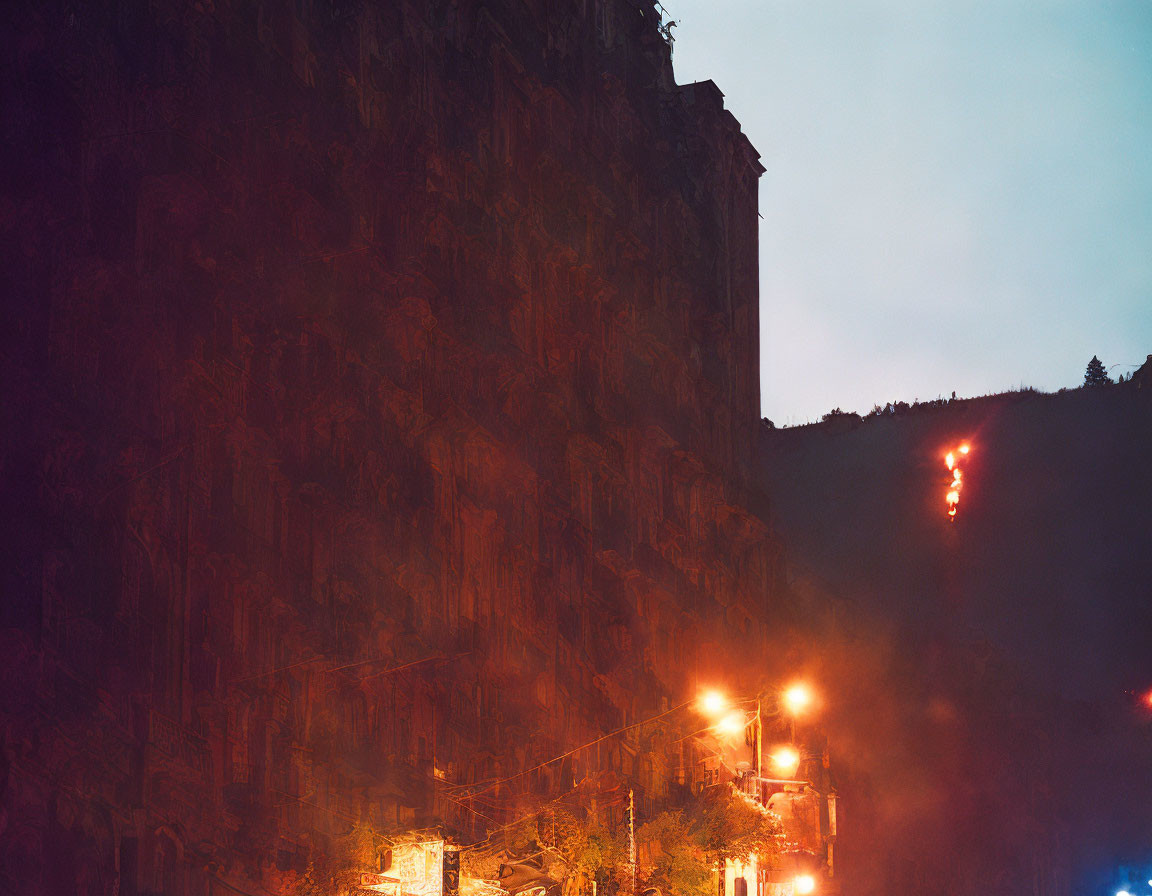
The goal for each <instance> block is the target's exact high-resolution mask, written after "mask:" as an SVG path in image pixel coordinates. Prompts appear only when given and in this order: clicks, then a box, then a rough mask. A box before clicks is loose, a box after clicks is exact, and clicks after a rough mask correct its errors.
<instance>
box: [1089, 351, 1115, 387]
mask: <svg viewBox="0 0 1152 896" xmlns="http://www.w3.org/2000/svg"><path fill="white" fill-rule="evenodd" d="M1111 383H1112V377H1110V376H1108V371H1107V370H1105V369H1104V364H1103V363H1102V362H1101V360H1100V359H1099V358H1097V357H1096V356H1095V355H1093V356H1092V360H1091V361H1089V362H1088V367H1087V369H1086V370H1085V371H1084V385H1085V386H1108V385H1111Z"/></svg>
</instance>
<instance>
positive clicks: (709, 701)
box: [700, 691, 728, 718]
mask: <svg viewBox="0 0 1152 896" xmlns="http://www.w3.org/2000/svg"><path fill="white" fill-rule="evenodd" d="M727 708H728V698H727V697H725V696H724V695H723V694H721V693H720V692H719V691H707V692H706V693H704V694H701V695H700V711H701V712H702V713H704V715H706V716H712V717H713V718H715V717H716V716H718V715H720V713H722V712H724V710H726V709H727Z"/></svg>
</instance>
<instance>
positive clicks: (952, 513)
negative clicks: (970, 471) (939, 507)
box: [944, 442, 972, 522]
mask: <svg viewBox="0 0 1152 896" xmlns="http://www.w3.org/2000/svg"><path fill="white" fill-rule="evenodd" d="M971 450H972V448H971V446H970V445H969V444H968V443H967V442H964V443H962V444H961V445H960V447H958V448H957V449H956V450H955V451H949V452H948V453H946V454H945V455H944V466H946V467H947V468H948V471H949V472H950V473H951V474H952V481H951V482H950V483H948V490H947V491H946V492H945V493H944V503H945V504H946V505H947V507H948V521H949V522H953V521H954V520H955V519H956V508H957V507H958V506H959V504H960V490H961V489H962V488H963V487H964V473H963V471H962V470H961V469H960V461H961V460H963V459H964V458H966V457H967V456H968V453H969V452H970V451H971ZM957 454H959V455H960V457H959V458H957Z"/></svg>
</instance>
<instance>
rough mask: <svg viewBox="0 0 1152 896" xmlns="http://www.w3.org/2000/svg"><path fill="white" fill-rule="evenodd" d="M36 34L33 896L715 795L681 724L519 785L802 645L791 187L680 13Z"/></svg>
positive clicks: (473, 2)
mask: <svg viewBox="0 0 1152 896" xmlns="http://www.w3.org/2000/svg"><path fill="white" fill-rule="evenodd" d="M0 16H2V21H3V24H2V29H3V30H2V34H3V37H2V41H3V47H4V50H5V57H6V62H5V70H4V80H5V82H6V83H5V86H4V90H3V107H2V115H3V130H4V133H5V135H6V137H5V143H4V145H3V149H2V150H0V152H2V154H3V164H2V165H0V171H2V174H0V183H2V192H0V203H2V207H3V215H0V222H2V223H0V239H2V240H3V246H4V257H5V259H6V263H5V278H4V280H5V286H4V292H5V297H4V300H3V303H2V307H3V312H2V313H3V320H2V321H0V323H2V331H0V332H2V335H0V347H2V356H0V372H2V375H3V382H4V394H5V398H4V401H3V404H2V406H0V415H2V416H0V430H2V432H3V433H4V438H3V445H2V451H0V505H2V506H3V507H4V508H5V513H4V521H3V538H2V539H0V556H2V558H3V561H2V575H3V578H2V580H0V587H2V589H3V600H2V602H0V757H2V759H0V890H4V891H5V892H7V891H13V890H19V891H21V892H26V893H32V892H45V893H49V892H50V893H57V892H59V893H64V892H68V893H90V894H95V893H101V894H103V893H108V894H111V893H117V894H126V896H133V894H144V893H165V894H174V896H180V894H185V893H188V894H203V893H207V892H213V893H217V892H230V890H229V889H228V888H229V887H240V889H245V888H254V887H257V886H264V887H267V888H270V889H271V890H272V891H274V892H281V891H284V892H289V891H291V889H292V887H298V886H303V884H302V883H301V881H305V879H306V877H307V866H308V863H309V862H310V861H312V860H314V859H315V858H316V857H317V856H318V855H322V854H324V853H325V851H328V852H331V851H332V849H334V847H333V846H332V844H333V843H334V842H335V841H336V839H338V838H339V837H340V836H343V835H344V834H346V833H347V831H348V829H349V828H350V826H352V825H353V824H356V823H360V824H369V825H371V826H372V827H373V828H374V829H375V830H377V831H382V832H385V833H389V832H392V833H395V832H399V831H403V830H409V829H412V828H415V827H419V826H425V825H431V824H437V823H444V824H447V825H449V826H450V827H451V828H452V829H453V830H455V831H457V832H458V834H459V836H460V837H461V838H464V839H467V838H468V837H476V838H479V837H482V836H483V835H484V833H485V832H487V831H488V830H490V829H492V828H493V827H495V826H497V825H498V824H499V823H501V822H503V821H505V820H507V819H509V818H511V817H514V816H515V815H516V814H517V812H519V811H520V810H522V809H523V808H524V807H525V806H529V807H530V806H532V805H538V804H540V803H542V802H545V801H547V800H548V799H550V798H552V797H554V796H556V795H557V794H560V793H563V792H566V791H567V790H570V789H571V788H572V787H573V785H574V784H575V783H577V782H579V781H581V780H583V779H585V778H588V779H589V780H592V779H595V778H596V776H598V775H600V776H603V775H604V774H607V773H609V772H612V773H615V774H616V775H617V776H619V778H620V779H621V780H626V781H628V782H629V783H630V784H631V786H633V787H634V788H635V790H636V792H637V799H638V801H639V802H640V804H641V806H645V805H654V804H656V803H659V802H660V801H661V800H665V799H667V798H668V797H669V788H674V787H675V786H676V784H675V782H677V781H681V782H685V781H687V782H690V781H691V780H692V774H693V772H692V769H691V763H690V762H688V764H687V766H685V760H684V758H683V752H684V750H683V747H682V745H681V746H675V745H669V743H668V742H667V741H668V739H667V738H665V739H663V740H661V739H660V738H658V737H653V736H652V731H651V730H650V729H648V728H645V727H641V728H638V729H634V730H632V731H630V732H627V733H625V734H623V735H619V736H617V737H613V738H610V739H608V740H606V741H604V742H603V743H602V744H600V745H599V747H598V748H597V749H595V750H591V751H584V752H580V753H577V754H576V755H574V756H572V757H570V758H569V759H568V760H566V761H565V762H563V763H553V764H550V765H546V766H544V767H543V768H539V769H536V770H535V771H532V772H531V773H528V774H521V773H523V772H526V771H527V770H529V769H533V768H534V767H535V766H537V765H538V764H539V763H540V762H542V761H543V760H546V759H549V758H551V757H553V756H555V755H557V754H559V753H561V752H563V751H565V750H567V749H569V748H571V747H573V746H576V745H579V744H582V743H585V742H587V741H590V740H592V739H593V738H595V737H598V736H599V735H602V734H604V733H606V732H609V731H612V730H614V729H616V728H619V727H622V726H624V725H627V724H629V723H632V722H636V721H639V720H641V719H644V718H646V717H648V716H651V715H654V714H656V713H658V712H660V711H662V710H663V709H666V708H668V707H669V706H670V705H675V704H677V703H679V702H680V701H682V700H684V699H687V697H690V696H691V695H692V693H693V688H694V686H695V684H696V682H697V681H698V680H702V679H706V678H707V677H708V676H710V675H719V674H721V672H723V673H724V674H725V675H727V676H728V677H730V678H733V679H735V678H738V677H739V675H740V674H747V673H748V671H749V669H750V668H752V664H753V661H754V660H755V661H757V662H758V661H759V660H760V658H761V657H762V656H763V654H764V652H765V650H766V645H767V644H768V637H769V632H770V624H771V623H772V621H773V620H774V619H777V618H779V608H778V605H777V604H778V596H779V594H780V586H781V579H782V575H781V569H782V566H781V552H780V547H779V544H778V542H777V540H776V538H775V537H774V535H773V534H772V532H771V530H770V528H769V526H768V524H767V523H766V517H765V512H766V511H765V502H764V499H763V497H762V495H761V494H760V492H759V491H758V490H757V489H756V488H755V487H753V485H752V484H751V481H752V475H751V470H752V467H751V459H752V453H753V450H754V444H755V428H756V426H757V425H758V420H759V386H758V380H757V376H758V373H757V370H758V363H757V359H758V331H757V327H758V324H757V301H758V297H757V256H756V218H757V216H756V185H757V178H758V176H759V173H760V171H761V170H762V169H761V167H760V165H759V163H758V157H757V154H756V152H755V151H754V149H753V148H752V147H751V146H750V144H749V143H748V141H747V140H746V138H745V137H744V136H743V135H742V134H741V133H740V129H739V126H738V125H737V123H736V121H735V120H734V119H733V118H732V116H731V115H730V113H728V112H726V111H725V110H724V108H723V102H722V95H721V94H720V92H719V90H718V89H717V88H716V87H715V86H714V85H713V84H712V83H711V82H704V83H699V84H693V85H688V86H677V85H676V84H675V83H674V80H673V77H672V70H671V65H670V59H669V48H668V46H667V45H666V43H665V42H664V40H663V39H662V35H661V32H660V30H659V19H658V15H657V12H656V11H655V10H654V9H653V4H652V3H651V2H643V0H579V2H577V0H571V2H535V0H443V2H441V0H437V2H423V0H419V2H417V0H413V2H401V0H379V2H367V0H365V2H357V0H297V2H292V3H289V2H287V0H284V2H255V0H251V2H249V0H196V2H190V3H189V2H182V0H151V2H136V0H129V2H101V3H83V2H57V0H48V2H37V3H17V4H10V5H7V6H6V8H5V10H4V11H3V13H0ZM514 775H515V776H517V777H515V778H513V779H512V780H510V781H506V782H505V783H503V784H501V785H499V786H495V787H493V788H491V789H489V790H487V791H486V795H485V797H484V798H483V799H481V798H480V797H476V798H475V799H472V798H469V797H468V794H469V793H470V789H469V787H468V785H469V784H471V783H473V782H480V781H486V782H487V781H495V780H499V779H504V778H508V777H509V776H514ZM248 891H249V892H251V889H249V890H248Z"/></svg>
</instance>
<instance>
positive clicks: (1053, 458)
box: [762, 382, 1152, 894]
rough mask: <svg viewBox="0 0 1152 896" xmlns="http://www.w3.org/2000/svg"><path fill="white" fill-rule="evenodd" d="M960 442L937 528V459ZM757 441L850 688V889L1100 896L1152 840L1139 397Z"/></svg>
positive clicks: (933, 413) (1151, 524) (1095, 397)
mask: <svg viewBox="0 0 1152 896" xmlns="http://www.w3.org/2000/svg"><path fill="white" fill-rule="evenodd" d="M964 441H967V442H969V443H970V444H971V447H972V450H971V454H970V455H969V457H968V459H967V461H966V463H965V465H964V479H963V481H964V487H963V490H962V492H961V500H960V504H959V508H958V513H957V516H956V519H955V521H954V522H951V523H950V522H949V521H948V518H947V516H946V505H945V500H944V498H945V493H946V491H947V485H948V483H949V481H950V475H949V473H948V472H947V469H946V467H945V464H944V461H943V456H944V454H945V452H947V451H948V450H950V449H954V448H955V447H956V446H957V445H959V444H960V443H961V442H964ZM762 444H763V447H764V458H763V460H764V463H763V467H762V470H763V473H764V477H765V482H766V484H767V486H768V488H769V490H770V492H771V493H772V495H773V500H774V508H775V510H776V514H777V521H778V523H779V526H780V529H781V531H782V532H784V533H785V535H786V542H787V550H788V554H789V567H790V575H791V578H792V582H791V588H792V592H793V595H794V599H795V600H797V602H798V603H799V604H801V605H804V606H806V608H807V612H808V613H810V614H811V617H812V618H813V619H820V620H822V622H820V623H819V625H821V626H822V628H821V632H822V634H821V635H820V637H823V638H826V639H827V640H826V642H825V646H826V647H827V655H826V656H825V662H826V663H827V666H828V670H829V671H828V675H829V677H830V678H835V679H837V680H839V681H840V682H841V683H842V684H843V690H842V692H841V697H840V699H839V702H838V706H837V707H836V709H835V712H834V714H833V715H834V716H835V722H834V723H833V724H834V726H835V727H838V728H839V730H838V732H837V734H838V738H834V739H833V743H836V741H837V739H839V742H840V744H841V745H842V747H843V748H844V752H843V753H842V756H846V758H847V759H848V764H849V765H852V766H854V768H852V769H845V770H844V771H845V774H846V775H847V776H848V777H849V778H851V779H852V780H851V783H849V784H848V785H847V792H846V793H845V804H846V808H845V815H846V817H850V813H851V811H852V807H853V804H854V802H855V807H856V810H857V812H858V815H857V816H856V818H855V823H854V824H846V825H845V830H846V834H845V836H844V838H842V839H843V840H844V841H846V842H845V843H844V844H843V847H844V850H845V852H846V856H845V862H846V863H847V864H848V865H854V864H855V863H858V864H857V865H856V867H857V868H858V869H859V870H860V871H861V872H862V875H863V876H862V877H861V879H860V881H859V882H860V883H861V884H865V883H866V884H867V886H866V891H868V892H891V891H892V890H893V889H899V890H901V891H903V892H927V891H928V890H927V889H924V888H925V887H930V888H931V891H932V892H941V893H975V892H981V893H993V892H1005V893H1007V892H1023V891H1024V890H1027V891H1028V892H1036V893H1040V894H1057V893H1060V894H1063V893H1068V892H1090V891H1091V892H1104V891H1105V888H1107V887H1109V886H1111V885H1112V884H1113V882H1114V881H1113V878H1112V875H1113V874H1114V873H1115V871H1116V869H1117V867H1118V866H1119V865H1120V864H1121V863H1123V862H1125V861H1129V860H1131V859H1132V857H1133V855H1135V854H1136V853H1137V852H1138V850H1139V849H1142V846H1141V845H1140V844H1137V843H1134V842H1132V839H1131V837H1132V835H1131V832H1132V831H1133V830H1140V829H1143V830H1145V831H1147V830H1148V829H1149V825H1150V823H1152V814H1150V812H1149V807H1148V804H1147V800H1146V799H1144V798H1143V796H1142V795H1143V794H1146V793H1147V792H1148V788H1149V786H1150V785H1152V777H1150V774H1152V773H1150V772H1149V768H1150V765H1149V760H1150V759H1152V738H1150V734H1152V731H1150V728H1149V725H1148V720H1149V717H1150V716H1149V714H1148V712H1147V708H1146V707H1142V706H1141V704H1140V695H1141V694H1142V693H1143V692H1144V691H1146V690H1147V689H1148V688H1149V687H1152V501H1150V498H1152V463H1150V461H1152V388H1149V385H1148V384H1147V383H1140V382H1133V383H1128V384H1123V385H1118V386H1109V387H1103V388H1096V389H1079V390H1074V391H1069V392H1065V393H1060V394H1056V395H1041V394H1036V393H1029V392H1024V393H1017V394H1007V395H999V396H991V397H988V398H983V399H976V400H969V401H954V402H946V403H941V404H939V405H936V406H932V405H928V406H918V407H914V408H912V409H909V410H908V411H906V412H902V413H900V414H896V415H881V416H879V417H872V418H866V419H865V420H863V421H860V419H859V418H855V419H851V418H848V417H842V418H839V419H833V420H831V421H829V423H827V424H821V425H816V426H809V427H801V428H797V429H790V430H776V431H771V430H765V431H764V433H763V441H762ZM818 640H819V639H818ZM852 695H855V697H856V699H857V700H858V701H859V702H853V697H852ZM854 797H855V800H854V799H853V798H854Z"/></svg>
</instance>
